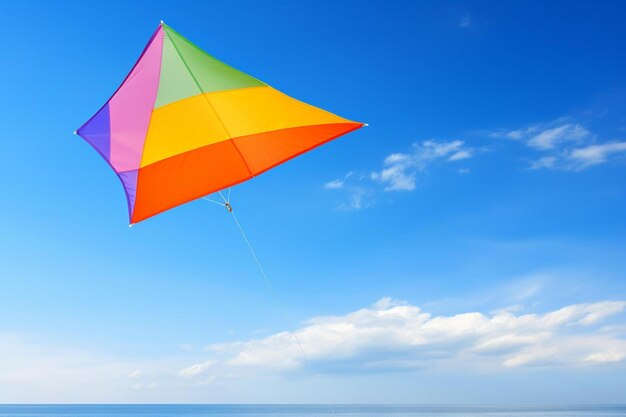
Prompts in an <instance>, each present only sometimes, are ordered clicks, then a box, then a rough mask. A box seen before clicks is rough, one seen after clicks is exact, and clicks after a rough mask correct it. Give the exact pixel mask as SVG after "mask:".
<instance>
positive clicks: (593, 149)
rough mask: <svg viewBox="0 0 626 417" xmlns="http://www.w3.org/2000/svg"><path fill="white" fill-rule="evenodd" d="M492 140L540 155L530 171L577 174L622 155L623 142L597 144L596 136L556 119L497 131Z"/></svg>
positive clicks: (531, 164) (572, 123) (573, 124)
mask: <svg viewBox="0 0 626 417" xmlns="http://www.w3.org/2000/svg"><path fill="white" fill-rule="evenodd" d="M489 136H491V137H495V138H507V139H513V140H519V141H523V142H524V143H525V144H526V145H527V146H528V147H530V148H532V149H534V150H536V151H539V152H542V153H543V155H542V156H540V157H539V158H537V159H535V160H533V161H531V162H530V169H533V170H538V169H560V170H566V171H581V170H584V169H586V168H589V167H591V166H594V165H599V164H602V163H605V162H608V161H610V160H611V158H613V157H615V156H617V155H619V154H623V153H626V142H605V143H598V139H597V136H596V135H594V134H592V133H591V132H590V131H589V129H587V128H586V127H585V126H583V125H581V124H579V123H574V122H572V121H571V119H568V118H560V119H557V120H554V121H552V122H550V123H545V124H534V125H531V126H529V127H526V128H523V129H516V130H510V131H507V130H497V131H493V132H490V133H489Z"/></svg>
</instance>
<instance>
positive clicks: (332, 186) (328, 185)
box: [324, 180, 344, 190]
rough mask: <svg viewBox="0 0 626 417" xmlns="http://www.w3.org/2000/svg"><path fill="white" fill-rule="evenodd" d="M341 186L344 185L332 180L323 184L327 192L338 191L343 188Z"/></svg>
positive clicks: (339, 181)
mask: <svg viewBox="0 0 626 417" xmlns="http://www.w3.org/2000/svg"><path fill="white" fill-rule="evenodd" d="M343 184H344V183H343V181H342V180H332V181H328V182H327V183H326V184H324V188H326V189H327V190H338V189H340V188H343Z"/></svg>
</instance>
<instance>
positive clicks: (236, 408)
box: [0, 405, 626, 417]
mask: <svg viewBox="0 0 626 417" xmlns="http://www.w3.org/2000/svg"><path fill="white" fill-rule="evenodd" d="M333 415H336V416H342V417H626V405H622V406H616V405H607V406H597V405H594V406H567V407H559V406H533V407H525V406H519V407H516V406H507V407H505V406H460V405H458V406H457V405H455V406H440V405H436V406H435V405H432V406H429V405H416V406H410V405H333V406H327V405H0V417H13V416H15V417H18V416H19V417H27V416H29V417H38V416H45V417H65V416H67V417H91V416H97V417H104V416H107V417H147V416H150V417H169V416H193V417H202V416H207V417H217V416H227V417H273V416H278V417H287V416H290V417H291V416H292V417H316V416H331V417H332V416H333Z"/></svg>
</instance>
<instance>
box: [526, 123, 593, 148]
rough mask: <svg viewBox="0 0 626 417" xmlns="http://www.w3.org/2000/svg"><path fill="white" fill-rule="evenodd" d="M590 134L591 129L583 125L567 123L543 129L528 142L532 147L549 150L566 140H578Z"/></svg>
mask: <svg viewBox="0 0 626 417" xmlns="http://www.w3.org/2000/svg"><path fill="white" fill-rule="evenodd" d="M590 135H591V134H590V133H589V131H588V130H587V129H585V128H584V127H583V126H581V125H579V124H571V123H567V124H564V125H561V126H556V127H553V128H549V129H545V130H542V131H541V132H540V133H538V134H536V135H534V136H532V137H530V138H529V139H528V140H527V142H526V143H527V145H528V146H530V147H531V148H535V149H540V150H547V149H554V148H555V147H556V146H557V145H560V144H562V143H564V142H578V141H580V140H581V139H584V138H586V137H589V136H590Z"/></svg>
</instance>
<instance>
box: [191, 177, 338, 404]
mask: <svg viewBox="0 0 626 417" xmlns="http://www.w3.org/2000/svg"><path fill="white" fill-rule="evenodd" d="M219 194H220V196H221V197H222V199H223V200H224V202H225V204H229V205H230V203H229V201H230V188H229V189H228V200H227V199H225V198H224V196H223V195H222V192H221V191H219ZM202 198H203V199H205V200H208V201H211V202H215V203H217V202H216V201H214V200H211V199H208V198H206V197H202ZM217 204H220V205H222V206H224V205H225V204H221V203H217ZM229 212H230V214H231V215H232V217H233V220H234V221H235V225H236V226H237V229H238V230H239V233H240V234H241V237H242V238H243V241H244V242H245V244H246V246H247V247H248V251H249V252H250V255H252V259H253V260H254V262H255V263H256V266H257V267H258V269H259V271H260V272H261V276H262V277H263V280H264V281H265V284H266V286H267V288H268V289H269V291H270V293H271V294H272V298H273V299H274V303H275V304H276V306H277V307H278V312H279V314H280V316H281V318H282V319H283V321H285V322H286V323H288V320H287V316H286V315H285V312H284V309H283V305H282V303H281V301H280V298H278V294H276V291H275V290H274V286H273V285H272V282H271V281H270V279H269V278H268V276H267V274H266V273H265V269H263V265H261V261H259V257H258V256H257V255H256V252H255V251H254V248H253V247H252V244H251V243H250V239H248V236H247V235H246V232H245V231H244V230H243V227H241V224H240V223H239V220H238V219H237V216H236V215H235V211H234V210H232V208H231V210H229ZM291 335H292V337H293V340H294V341H295V342H296V344H297V345H298V349H299V351H300V354H301V355H302V358H303V359H304V360H303V362H302V363H303V364H304V366H305V367H306V368H307V370H308V371H309V372H310V373H311V374H313V369H312V368H311V366H310V365H309V357H308V356H307V354H306V352H305V350H304V348H303V347H302V343H301V342H300V339H299V338H298V335H297V334H296V332H291ZM327 406H328V408H329V409H330V412H331V413H332V415H333V416H336V414H335V409H334V408H333V406H332V405H331V404H327Z"/></svg>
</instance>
